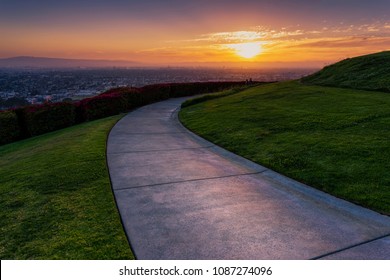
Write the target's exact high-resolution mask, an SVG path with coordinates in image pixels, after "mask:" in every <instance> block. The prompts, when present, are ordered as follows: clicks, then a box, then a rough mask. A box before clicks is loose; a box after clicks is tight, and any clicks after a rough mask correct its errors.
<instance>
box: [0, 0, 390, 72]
mask: <svg viewBox="0 0 390 280" xmlns="http://www.w3.org/2000/svg"><path fill="white" fill-rule="evenodd" d="M210 2H211V1H203V0H198V1H177V0H169V1H147V2H145V1H124V0H115V1H102V0H98V1H89V0H84V1H73V0H72V1H66V2H65V1H64V2H53V1H47V0H36V1H28V2H27V1H20V0H12V1H10V0H2V3H1V9H0V38H2V44H1V45H0V58H6V57H14V56H38V57H60V58H67V59H95V60H101V59H102V60H128V61H135V62H136V63H138V64H139V65H146V66H218V67H219V66H227V67H231V66H239V67H242V66H248V67H259V68H262V67H263V68H269V67H321V66H324V65H326V64H329V63H333V62H335V61H338V60H341V59H344V58H346V57H353V56H358V55H363V54H367V53H373V52H378V51H383V50H388V49H389V48H388V46H390V20H389V18H390V15H389V14H390V2H389V1H387V0H373V1H362V0H358V1H352V0H345V1H342V2H341V1H335V0H328V1H322V0H320V1H306V0H295V1H287V0H277V1H269V0H263V1H252V0H243V1H228V0H225V1H223V0H216V1H212V2H211V3H210Z"/></svg>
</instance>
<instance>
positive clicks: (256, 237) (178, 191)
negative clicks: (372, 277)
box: [107, 98, 390, 259]
mask: <svg viewBox="0 0 390 280" xmlns="http://www.w3.org/2000/svg"><path fill="white" fill-rule="evenodd" d="M184 100H185V99H184V98H179V99H169V100H167V101H163V102H159V103H155V104H152V105H148V106H145V107H142V108H140V109H138V110H136V111H133V112H131V113H129V114H128V115H126V116H125V117H124V118H123V119H121V120H120V121H119V122H118V123H117V124H116V125H115V127H114V128H113V129H112V131H111V133H110V135H109V138H108V146H107V161H108V166H109V171H110V176H111V181H112V186H113V190H114V194H115V198H116V201H117V204H118V209H119V211H120V215H121V218H122V221H123V224H124V228H125V231H126V233H127V235H128V238H129V241H130V243H131V246H132V248H133V251H134V253H135V255H136V257H137V258H138V259H313V258H314V259H319V258H323V259H390V217H387V216H383V215H379V214H377V213H375V212H373V211H370V210H367V209H364V208H362V207H359V206H356V205H354V204H351V203H348V202H346V201H343V200H340V199H337V198H334V197H332V196H330V195H328V194H325V193H323V192H320V191H318V190H315V189H312V188H310V187H307V186H305V185H303V184H300V183H298V182H296V181H293V180H291V179H289V178H286V177H284V176H282V175H279V174H277V173H275V172H273V171H271V170H268V169H266V168H264V167H262V166H260V165H257V164H254V163H252V162H250V161H248V160H245V159H243V158H241V157H239V156H236V155H234V154H231V153H230V152H227V151H225V150H223V149H221V148H219V147H217V146H215V145H213V144H212V143H210V142H207V141H205V140H203V139H201V138H199V137H197V136H196V135H194V134H192V133H191V132H189V131H188V130H186V129H185V128H184V127H182V125H181V124H180V123H179V121H178V119H177V112H178V108H179V107H180V104H181V103H182V102H183V101H184Z"/></svg>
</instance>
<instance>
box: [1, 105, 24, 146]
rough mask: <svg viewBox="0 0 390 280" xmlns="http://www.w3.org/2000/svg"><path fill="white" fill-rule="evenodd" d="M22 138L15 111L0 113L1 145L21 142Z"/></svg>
mask: <svg viewBox="0 0 390 280" xmlns="http://www.w3.org/2000/svg"><path fill="white" fill-rule="evenodd" d="M20 137H21V131H20V126H19V123H18V117H17V115H16V113H15V111H14V110H8V111H1V112H0V145H3V144H7V143H11V142H13V141H16V140H19V139H20Z"/></svg>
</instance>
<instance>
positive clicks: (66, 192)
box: [0, 116, 133, 260]
mask: <svg viewBox="0 0 390 280" xmlns="http://www.w3.org/2000/svg"><path fill="white" fill-rule="evenodd" d="M119 118H120V116H114V117H109V118H105V119H101V120H97V121H92V122H88V123H84V124H81V125H77V126H73V127H69V128H66V129H63V130H58V131H55V132H51V133H48V134H44V135H41V136H37V137H34V138H30V139H26V140H23V141H19V142H15V143H12V144H8V145H4V146H0V194H1V195H0V208H1V212H0V228H1V231H0V258H1V259H2V260H4V259H92V260H94V259H131V258H133V255H132V253H131V250H130V247H129V244H128V242H127V239H126V236H125V233H124V231H123V227H122V224H121V223H120V218H119V214H118V211H117V208H116V206H115V202H114V197H113V194H112V190H111V185H110V179H109V176H108V171H107V167H106V158H105V152H106V138H107V134H108V132H109V130H110V128H111V127H112V126H113V125H114V124H115V123H116V121H117V120H118V119H119Z"/></svg>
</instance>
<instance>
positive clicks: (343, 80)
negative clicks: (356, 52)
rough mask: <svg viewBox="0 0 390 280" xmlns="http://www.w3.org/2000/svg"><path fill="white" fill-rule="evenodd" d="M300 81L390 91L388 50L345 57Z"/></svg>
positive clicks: (389, 57)
mask: <svg viewBox="0 0 390 280" xmlns="http://www.w3.org/2000/svg"><path fill="white" fill-rule="evenodd" d="M302 82H303V83H305V84H311V85H321V86H334V87H346V88H356V89H365V90H376V91H385V92H390V51H384V52H380V53H374V54H369V55H364V56H359V57H355V58H348V59H345V60H343V61H340V62H338V63H336V64H333V65H330V66H327V67H325V68H324V69H322V70H321V71H319V72H317V73H314V74H313V75H310V76H307V77H305V78H303V79H302Z"/></svg>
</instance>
